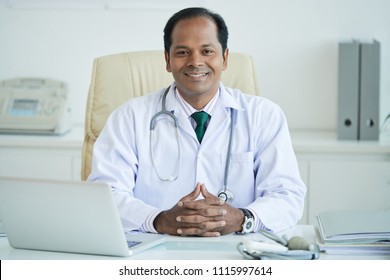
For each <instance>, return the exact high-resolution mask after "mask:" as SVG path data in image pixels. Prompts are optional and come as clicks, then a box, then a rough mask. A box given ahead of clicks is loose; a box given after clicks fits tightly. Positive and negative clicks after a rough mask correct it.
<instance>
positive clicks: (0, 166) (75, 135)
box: [0, 127, 83, 180]
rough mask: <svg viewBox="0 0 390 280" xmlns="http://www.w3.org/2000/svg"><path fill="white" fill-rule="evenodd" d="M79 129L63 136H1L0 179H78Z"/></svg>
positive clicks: (80, 146)
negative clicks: (4, 177)
mask: <svg viewBox="0 0 390 280" xmlns="http://www.w3.org/2000/svg"><path fill="white" fill-rule="evenodd" d="M82 140H83V129H82V127H75V128H74V129H73V130H72V131H70V132H69V133H67V134H65V135H63V136H38V135H29V136H25V135H23V136H22V135H0V176H13V177H22V178H47V179H64V180H80V170H81V148H82Z"/></svg>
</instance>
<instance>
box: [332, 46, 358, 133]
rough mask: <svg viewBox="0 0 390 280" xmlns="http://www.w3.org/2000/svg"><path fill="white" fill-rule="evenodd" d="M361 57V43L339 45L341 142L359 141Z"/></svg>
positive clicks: (338, 128)
mask: <svg viewBox="0 0 390 280" xmlns="http://www.w3.org/2000/svg"><path fill="white" fill-rule="evenodd" d="M359 56H360V44H359V42H357V41H352V42H343V43H340V44H339V65H338V71H339V72H338V76H339V80H338V93H339V94H338V125H337V135H338V138H339V139H340V140H358V139H359V134H358V133H359V80H360V71H359V70H360V64H359V62H360V60H359Z"/></svg>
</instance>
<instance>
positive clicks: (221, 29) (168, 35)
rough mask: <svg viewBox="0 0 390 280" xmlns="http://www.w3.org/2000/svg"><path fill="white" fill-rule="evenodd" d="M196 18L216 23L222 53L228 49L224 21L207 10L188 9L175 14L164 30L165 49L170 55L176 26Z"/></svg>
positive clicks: (226, 29)
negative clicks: (173, 31) (207, 19)
mask: <svg viewBox="0 0 390 280" xmlns="http://www.w3.org/2000/svg"><path fill="white" fill-rule="evenodd" d="M195 17H207V18H210V19H211V20H213V21H214V22H215V24H216V25H217V29H218V41H219V42H220V43H221V45H222V53H224V52H225V50H226V48H227V41H228V36H229V32H228V28H227V26H226V24H225V21H224V19H223V18H222V17H221V16H220V15H219V14H216V13H213V12H211V11H209V10H207V9H205V8H199V7H196V8H187V9H183V10H181V11H179V12H177V13H175V14H174V15H173V16H172V17H171V18H170V19H169V20H168V22H167V24H166V25H165V28H164V49H165V51H166V52H167V53H168V55H169V50H170V48H171V45H172V30H173V28H174V27H175V25H176V24H177V23H178V22H179V21H180V20H183V19H189V18H195Z"/></svg>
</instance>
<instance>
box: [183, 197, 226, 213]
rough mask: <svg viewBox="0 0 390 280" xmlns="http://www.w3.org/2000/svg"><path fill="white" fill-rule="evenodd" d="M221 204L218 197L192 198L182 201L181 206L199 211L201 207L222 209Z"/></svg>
mask: <svg viewBox="0 0 390 280" xmlns="http://www.w3.org/2000/svg"><path fill="white" fill-rule="evenodd" d="M222 205H223V204H221V202H220V200H219V199H218V198H216V199H212V198H208V199H201V200H193V201H182V204H181V207H183V208H187V209H190V210H194V211H199V210H202V209H209V208H210V209H213V208H217V209H222Z"/></svg>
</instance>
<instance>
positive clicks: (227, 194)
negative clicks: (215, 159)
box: [150, 86, 235, 203]
mask: <svg viewBox="0 0 390 280" xmlns="http://www.w3.org/2000/svg"><path fill="white" fill-rule="evenodd" d="M169 89H170V86H169V87H168V88H167V89H166V90H165V91H164V94H163V97H162V105H161V107H162V108H161V111H160V112H157V113H156V114H155V115H154V116H153V117H152V119H151V120H150V154H151V158H152V164H153V168H154V170H155V171H156V174H157V177H158V178H159V179H160V180H161V181H168V182H173V181H176V179H177V178H178V177H179V173H180V166H181V146H180V133H179V122H178V120H177V118H176V116H175V115H174V114H173V113H172V112H170V111H168V110H167V109H166V99H167V95H168V92H169ZM162 115H166V116H168V117H169V118H171V119H172V121H173V124H174V126H175V129H176V138H177V147H178V151H179V155H178V157H179V159H178V160H177V166H176V172H175V174H174V175H172V176H169V177H162V176H161V175H160V173H159V172H158V169H157V168H156V163H155V160H154V149H153V143H154V138H155V136H154V129H155V127H156V125H157V122H158V120H157V118H158V117H160V116H162ZM234 123H235V111H234V110H233V109H231V110H230V135H229V144H228V149H227V154H226V164H225V173H224V178H223V189H222V190H221V191H220V192H219V193H218V197H219V198H220V199H221V200H223V201H224V202H226V203H231V202H232V201H233V193H232V192H231V191H230V190H229V189H228V188H227V185H228V177H229V166H230V155H231V151H232V140H233V132H234Z"/></svg>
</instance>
